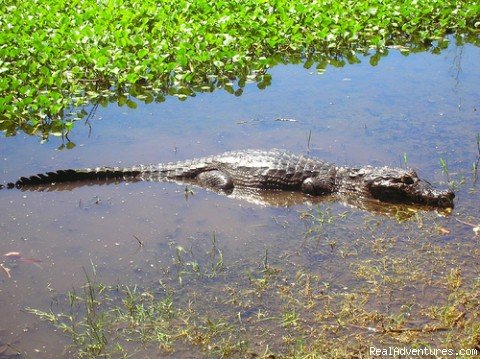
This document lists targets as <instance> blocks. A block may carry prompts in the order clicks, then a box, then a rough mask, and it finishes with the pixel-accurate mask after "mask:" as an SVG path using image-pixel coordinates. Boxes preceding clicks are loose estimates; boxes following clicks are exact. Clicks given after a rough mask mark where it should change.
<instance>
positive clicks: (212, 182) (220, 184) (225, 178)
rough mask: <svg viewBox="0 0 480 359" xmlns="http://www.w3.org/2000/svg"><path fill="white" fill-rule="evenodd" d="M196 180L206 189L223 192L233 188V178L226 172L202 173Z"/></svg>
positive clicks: (212, 171)
mask: <svg viewBox="0 0 480 359" xmlns="http://www.w3.org/2000/svg"><path fill="white" fill-rule="evenodd" d="M195 178H196V180H197V181H198V183H199V184H200V185H201V186H204V187H210V188H214V189H222V190H228V189H232V188H233V181H232V178H231V177H230V176H229V175H228V174H226V173H225V172H222V171H219V170H211V171H205V172H200V173H199V174H198V175H197V176H196V177H195Z"/></svg>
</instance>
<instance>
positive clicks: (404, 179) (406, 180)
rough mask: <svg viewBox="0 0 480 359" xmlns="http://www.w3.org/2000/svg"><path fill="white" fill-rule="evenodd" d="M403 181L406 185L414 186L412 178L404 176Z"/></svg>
mask: <svg viewBox="0 0 480 359" xmlns="http://www.w3.org/2000/svg"><path fill="white" fill-rule="evenodd" d="M401 181H402V183H405V184H413V183H414V181H413V178H412V177H410V176H403V177H402V179H401Z"/></svg>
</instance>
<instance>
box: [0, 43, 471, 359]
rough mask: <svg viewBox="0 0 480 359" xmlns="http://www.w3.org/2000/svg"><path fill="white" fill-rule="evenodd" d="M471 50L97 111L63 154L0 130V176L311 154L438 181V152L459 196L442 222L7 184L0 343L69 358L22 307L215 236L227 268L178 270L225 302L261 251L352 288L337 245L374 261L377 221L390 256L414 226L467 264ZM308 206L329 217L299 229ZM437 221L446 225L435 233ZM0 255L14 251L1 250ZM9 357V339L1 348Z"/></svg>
mask: <svg viewBox="0 0 480 359" xmlns="http://www.w3.org/2000/svg"><path fill="white" fill-rule="evenodd" d="M479 57H480V50H479V49H478V48H475V47H472V46H469V45H467V46H464V47H460V48H459V47H456V46H454V45H452V46H450V47H449V48H448V49H447V50H445V51H444V52H442V53H441V54H440V55H431V54H425V53H423V54H415V55H410V56H403V55H401V54H400V53H398V52H396V51H391V53H390V55H389V56H387V57H386V58H384V59H382V60H381V61H380V63H379V65H378V66H376V67H372V66H370V65H369V64H368V59H363V61H362V63H361V64H358V65H352V66H346V67H344V68H338V69H337V68H329V69H328V70H327V71H326V73H324V74H323V75H319V74H317V73H316V72H315V69H314V68H312V69H304V68H303V67H302V66H297V65H288V66H278V67H275V68H273V69H272V70H271V74H272V76H273V80H272V85H271V86H270V87H268V88H267V89H266V90H263V91H261V90H258V89H257V88H256V86H255V84H249V85H247V87H246V89H245V91H244V94H243V95H242V96H241V97H234V96H231V95H229V94H227V93H226V92H222V91H217V92H214V93H212V94H199V95H198V96H196V97H195V98H191V99H188V100H187V101H185V102H179V101H177V100H176V99H174V98H169V99H167V101H166V102H165V103H162V104H150V105H146V106H145V105H140V106H139V108H138V109H136V110H131V109H128V108H126V107H118V106H116V105H111V106H109V107H107V108H99V109H98V110H97V112H96V114H95V117H94V119H92V121H91V125H92V132H91V134H89V131H88V128H87V127H83V126H82V124H78V125H77V127H76V129H75V132H74V133H73V134H71V135H70V139H71V140H72V141H73V142H75V144H76V147H75V148H74V149H72V150H63V151H60V150H57V148H58V146H59V145H60V144H61V139H57V138H52V139H50V141H48V142H46V143H43V144H40V143H38V140H37V139H35V138H28V137H24V136H23V135H18V136H16V137H12V138H2V139H0V151H1V161H2V166H1V173H0V180H1V181H2V182H3V181H10V180H15V179H16V178H18V177H19V176H22V175H28V174H34V173H38V172H45V171H49V170H52V169H58V168H71V167H91V166H97V165H132V164H137V163H157V162H164V161H174V160H180V159H186V158H193V157H199V156H203V155H208V154H213V153H219V152H223V151H226V150H232V149H243V148H263V149H268V148H272V147H277V148H285V149H288V150H290V151H295V152H307V150H309V152H310V154H312V155H314V156H317V157H321V158H323V159H325V160H328V161H331V162H336V163H338V164H342V165H345V164H346V165H354V164H355V165H362V164H371V165H392V166H405V163H404V162H405V160H406V161H407V165H408V166H410V167H413V168H416V169H417V170H418V172H419V174H420V176H421V177H425V178H427V179H429V180H430V181H431V182H432V183H434V184H435V185H437V186H439V187H445V186H446V185H447V184H446V182H447V174H446V173H445V171H442V169H441V166H440V165H439V159H440V158H442V159H444V160H446V162H447V164H448V176H449V177H450V179H451V180H453V181H455V184H456V193H457V198H456V200H455V204H456V207H455V209H454V211H453V213H452V215H451V216H446V217H443V216H440V217H439V216H438V215H437V214H436V213H435V212H432V211H420V212H416V213H415V215H414V217H415V218H416V220H415V221H416V222H414V223H413V224H412V220H410V221H406V222H401V223H399V222H397V221H396V220H395V219H394V218H392V216H386V215H382V214H378V213H376V212H372V211H369V210H364V209H361V208H355V207H352V206H350V205H345V204H342V203H339V202H335V201H332V200H330V199H326V200H325V201H323V202H320V203H316V204H308V203H303V204H302V201H298V200H297V201H296V202H300V203H296V204H294V205H292V206H289V207H282V206H272V205H271V203H270V204H269V203H263V202H264V201H262V200H258V199H256V200H255V201H253V202H252V201H250V202H249V201H246V200H244V199H237V198H229V197H228V196H224V195H219V194H216V193H213V192H210V191H207V190H204V189H200V188H193V192H194V193H193V194H191V193H189V194H187V195H186V193H185V187H184V186H181V185H177V184H174V183H130V184H125V183H119V184H110V185H103V186H99V185H92V186H80V187H76V188H73V189H70V190H63V191H43V192H36V191H25V192H22V191H19V190H2V191H1V192H0V231H1V232H0V233H1V236H0V256H1V257H0V263H2V264H3V266H4V267H5V268H7V270H10V272H9V273H8V274H9V275H10V276H11V278H9V277H8V275H7V273H6V272H5V270H0V280H1V283H0V302H1V306H0V344H1V345H4V344H11V345H12V346H13V347H15V348H17V349H18V351H20V352H21V353H22V355H24V356H25V357H44V358H51V357H55V356H59V355H64V356H68V354H65V353H64V352H63V348H64V346H65V345H66V344H68V343H69V338H68V337H66V336H64V335H62V334H61V333H59V332H56V331H53V329H52V327H51V326H49V325H48V324H46V323H44V322H42V321H40V320H39V318H37V317H36V316H34V315H32V314H30V313H28V312H26V311H25V308H38V309H42V310H48V309H49V308H50V307H52V308H53V309H55V308H57V306H61V303H60V304H59V302H61V301H62V300H65V293H66V292H67V291H69V290H71V289H72V288H80V287H81V286H82V285H83V284H84V283H85V270H87V272H90V271H91V270H92V265H94V266H95V268H96V273H97V278H98V280H99V281H101V282H103V283H106V284H109V285H112V284H115V283H121V284H129V285H138V286H140V287H148V286H151V285H152V283H156V282H158V281H159V280H161V279H162V278H165V277H169V278H172V277H175V278H174V280H178V278H177V277H179V276H180V275H176V276H175V275H172V274H171V273H172V272H171V270H172V268H174V267H175V260H176V258H177V256H178V254H179V253H180V255H181V256H184V257H185V258H188V259H192V258H193V259H195V261H197V263H198V264H199V265H200V267H201V268H209V265H210V263H209V260H211V259H210V258H209V256H208V255H206V253H208V252H209V251H210V250H211V246H212V243H213V242H212V238H214V239H215V246H217V248H219V249H220V250H221V252H222V255H223V263H224V268H223V271H224V276H222V277H220V278H219V279H217V281H216V284H215V285H212V286H209V285H208V283H202V282H201V281H200V283H198V282H197V283H190V282H189V281H190V280H191V279H189V278H184V279H182V280H183V281H184V282H185V283H190V285H192V287H195V288H196V290H197V291H198V290H200V291H201V290H204V291H205V295H207V293H210V294H209V295H212V296H215V295H219V296H220V295H222V291H221V289H219V288H220V287H226V286H235V285H240V284H239V282H240V279H239V276H240V274H239V273H245V272H248V271H254V270H256V269H258V268H259V267H261V266H262V265H264V261H265V254H266V253H268V260H269V264H270V265H274V266H276V267H277V268H280V269H281V270H283V271H284V273H290V275H292V273H294V272H295V268H297V267H302V268H303V269H304V270H307V271H310V272H311V273H312V274H319V275H322V276H323V277H324V278H325V280H326V281H329V282H331V283H334V284H335V286H336V287H338V288H343V287H345V288H347V287H348V288H352V287H353V288H354V287H355V286H356V285H358V284H359V282H358V277H355V276H353V275H352V274H351V268H352V264H351V263H350V264H349V263H347V262H348V260H347V259H346V258H348V255H347V254H348V253H349V251H351V252H353V251H354V252H355V253H356V255H357V256H359V257H360V258H362V259H368V258H369V256H373V254H372V251H371V250H370V249H369V248H370V247H369V243H370V241H372V234H371V233H370V232H368V231H367V229H366V228H369V226H368V224H369V223H372V222H375V223H377V222H378V223H380V222H381V223H382V225H381V228H382V229H383V230H384V232H382V238H396V240H398V242H399V246H398V247H396V248H397V250H398V252H397V253H396V254H397V255H398V256H399V257H402V256H403V255H404V254H405V253H402V245H401V244H402V243H407V244H408V242H409V238H410V237H407V236H406V235H405V236H402V232H403V231H405V233H407V231H408V236H415V235H420V234H421V233H422V232H420V229H419V228H420V227H422V228H426V229H427V231H429V237H428V238H429V240H433V241H435V242H436V243H439V244H444V245H445V247H446V248H451V249H452V253H454V254H452V256H453V255H455V256H456V257H455V261H463V262H464V263H465V264H467V266H466V267H469V266H471V267H473V265H474V264H475V261H476V259H475V258H474V256H473V252H472V250H473V248H475V243H476V241H477V238H476V237H475V236H474V234H473V233H472V231H471V228H469V227H468V226H465V225H463V224H461V223H459V222H457V221H455V218H461V219H465V220H468V221H476V223H478V221H479V216H478V203H480V202H479V200H480V195H479V191H478V188H477V186H476V185H475V184H474V183H473V180H474V178H473V176H472V172H471V170H472V163H473V162H475V160H476V156H477V155H478V150H477V147H476V142H475V135H476V134H477V133H480V112H479V111H478V106H479V103H478V93H479V87H478V84H479V83H480V69H479V67H478V58H479ZM279 118H282V119H289V120H288V121H277V120H276V119H279ZM308 138H310V139H308ZM282 201H283V199H280V200H278V202H280V203H281V202H282ZM294 202H295V200H294ZM317 207H318V208H319V209H320V213H323V214H324V213H327V212H328V213H333V216H334V217H335V218H336V220H335V221H333V222H332V223H330V222H328V225H324V226H321V230H320V231H318V228H319V227H316V228H317V229H316V230H317V232H315V231H313V232H308V233H307V234H306V231H308V229H309V228H310V226H309V222H308V221H305V219H302V218H301V217H302V213H303V212H305V211H307V212H308V211H312V210H313V214H315V213H317V212H315V211H316V208H317ZM345 213H346V214H345ZM343 214H345V215H346V218H347V219H348V220H345V219H343V217H342V215H343ZM317 215H318V213H317ZM304 218H305V217H304ZM420 222H421V223H422V226H419V225H418V223H420ZM437 227H441V228H445V229H448V234H446V233H447V232H444V233H440V232H436V231H435V228H437ZM432 233H433V234H432ZM318 238H322V239H323V242H321V243H320V244H319V242H318ZM139 241H141V242H142V243H143V246H140V245H139ZM332 248H337V249H338V248H340V251H342V252H341V254H340V252H335V250H333V249H332ZM9 252H19V253H20V256H16V255H13V256H9V257H7V256H4V254H6V253H9ZM347 252H348V253H347ZM346 253H347V254H346ZM459 253H460V254H459ZM461 253H463V254H461ZM469 253H470V254H469ZM447 258H448V257H447ZM452 258H453V257H452ZM177 259H178V258H177ZM452 260H453V259H452ZM237 271H238V273H237ZM166 273H167V274H166ZM285 275H287V274H285ZM472 275H474V273H473V274H472ZM202 288H203V289H202ZM215 291H217V292H215ZM211 292H213V294H211ZM412 293H413V294H414V295H418V298H417V300H418V301H419V302H421V301H422V300H423V301H427V302H428V300H431V298H429V297H428V296H427V297H425V296H422V295H420V294H418V293H417V292H415V291H414V290H412V292H410V293H403V295H404V296H405V297H407V296H411V295H412ZM420 297H421V298H420ZM422 298H423V299H422ZM403 299H405V298H403V297H402V296H400V297H399V298H398V303H402V300H403ZM269 309H270V310H271V311H272V312H275V310H276V308H269ZM277 309H278V310H280V308H277ZM13 352H14V350H13V349H11V348H9V349H8V352H6V354H5V355H11V354H12V353H13ZM62 353H63V354H62Z"/></svg>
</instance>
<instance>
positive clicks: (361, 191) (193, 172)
mask: <svg viewBox="0 0 480 359" xmlns="http://www.w3.org/2000/svg"><path fill="white" fill-rule="evenodd" d="M85 180H95V181H102V180H103V181H112V180H115V181H118V180H125V181H185V182H189V183H194V184H196V185H199V186H202V187H206V188H211V189H214V190H217V191H218V190H219V191H225V192H228V191H232V190H233V189H234V188H236V187H238V188H242V187H243V188H252V189H262V190H263V189H265V190H286V191H299V192H302V193H304V194H306V195H310V196H321V195H327V194H334V193H337V194H340V195H345V194H347V195H348V194H355V195H358V196H360V197H363V198H366V199H374V200H378V201H380V202H389V203H409V204H420V205H427V206H432V207H439V208H450V207H453V199H454V197H455V194H454V193H453V192H452V191H451V190H439V189H436V188H434V187H433V186H432V185H431V184H430V183H429V182H428V181H426V180H423V179H420V178H419V177H418V175H417V173H416V172H415V171H414V170H413V169H408V170H406V169H401V168H392V167H372V166H364V167H346V166H336V165H335V164H333V163H329V162H325V161H322V160H319V159H316V158H313V157H309V156H305V155H297V154H294V153H290V152H287V151H284V150H279V149H272V150H269V151H264V150H243V151H230V152H225V153H223V154H220V155H215V156H210V157H203V158H198V159H193V160H186V161H180V162H170V163H164V164H156V165H138V166H131V167H96V168H83V169H67V170H58V171H55V172H48V173H45V174H37V175H34V176H29V177H21V178H20V179H19V180H18V181H16V182H10V183H7V184H6V185H2V186H1V187H6V188H19V189H27V188H28V187H29V186H35V185H42V184H43V185H49V186H53V187H54V186H55V185H56V184H58V183H61V182H71V181H85Z"/></svg>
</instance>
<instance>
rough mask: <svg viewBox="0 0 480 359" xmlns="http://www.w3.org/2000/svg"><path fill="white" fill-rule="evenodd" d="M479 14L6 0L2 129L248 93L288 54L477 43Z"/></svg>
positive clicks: (0, 5) (53, 125)
mask: <svg viewBox="0 0 480 359" xmlns="http://www.w3.org/2000/svg"><path fill="white" fill-rule="evenodd" d="M479 14H480V3H479V1H478V0H476V1H471V0H457V1H442V0H424V1H417V0H406V1H397V0H386V1H380V0H368V1H353V0H348V1H334V0H322V1H313V2H312V1H310V0H296V1H288V0H277V1H274V0H263V1H258V0H256V1H252V0H244V1H238V0H237V1H235V0H224V1H216V2H211V1H205V0H203V1H202V0H198V1H193V0H190V1H185V0H176V1H171V0H166V1H162V2H158V1H152V0H146V1H141V2H139V1H132V0H111V1H109V0H83V1H76V0H74V1H59V0H54V1H40V0H37V1H24V2H18V1H1V2H0V27H1V29H2V31H1V32H0V74H1V76H0V130H3V131H4V132H5V133H6V135H14V134H15V133H17V132H18V131H19V130H22V131H24V132H26V133H28V134H40V135H42V136H43V137H48V136H49V135H50V134H57V133H65V131H69V130H70V129H71V128H72V127H73V124H74V122H75V120H78V118H79V117H81V116H82V114H83V115H85V114H86V113H85V112H80V113H79V107H80V106H83V105H85V104H87V103H89V102H93V103H100V104H106V103H108V102H112V101H116V102H118V103H119V104H121V105H123V104H126V105H128V106H130V107H135V106H136V104H135V102H134V101H132V100H131V97H130V96H134V97H136V98H137V99H140V100H142V101H145V102H147V103H148V102H152V101H162V100H163V99H164V96H168V95H175V96H178V97H179V98H180V99H182V98H186V97H188V96H192V95H194V94H195V93H196V92H199V91H213V89H215V88H219V87H220V88H225V89H226V90H227V91H229V92H231V93H235V94H236V95H240V94H241V93H242V88H243V86H244V85H245V82H246V80H247V79H249V78H250V79H253V80H255V81H257V82H258V86H259V87H261V88H262V87H265V86H267V85H268V83H269V76H268V75H266V73H265V70H266V69H268V67H269V66H273V65H275V64H276V63H278V62H298V61H306V65H307V66H311V65H312V64H314V63H315V64H316V65H317V67H318V69H319V71H320V70H323V69H324V68H325V67H326V66H327V65H328V64H329V63H330V64H333V65H336V66H339V65H342V64H344V63H345V62H346V61H349V62H358V59H357V57H356V53H358V52H361V53H366V52H368V51H370V50H371V49H375V50H377V51H379V52H381V51H382V50H385V49H386V47H388V46H398V47H400V48H401V49H403V50H404V51H411V50H412V49H416V48H422V49H425V47H426V48H432V47H431V46H432V41H435V44H436V45H434V47H435V46H436V47H437V49H440V48H442V47H444V46H446V44H445V43H444V42H445V41H443V40H442V39H443V38H444V36H445V35H446V34H448V33H456V34H469V35H468V36H464V37H461V36H458V37H457V40H458V41H465V39H466V41H471V42H477V43H478V28H479V26H480V16H479ZM434 51H435V49H434ZM375 61H378V60H375ZM73 109H75V110H73Z"/></svg>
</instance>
